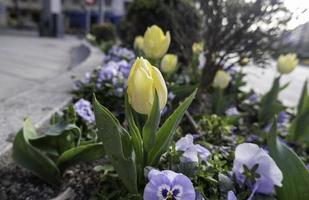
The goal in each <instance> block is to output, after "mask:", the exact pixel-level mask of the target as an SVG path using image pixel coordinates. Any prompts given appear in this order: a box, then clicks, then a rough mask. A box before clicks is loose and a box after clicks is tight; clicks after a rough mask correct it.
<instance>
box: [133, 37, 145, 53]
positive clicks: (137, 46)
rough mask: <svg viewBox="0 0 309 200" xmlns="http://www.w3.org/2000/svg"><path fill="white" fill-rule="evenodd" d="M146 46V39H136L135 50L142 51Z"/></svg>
mask: <svg viewBox="0 0 309 200" xmlns="http://www.w3.org/2000/svg"><path fill="white" fill-rule="evenodd" d="M143 46H144V38H143V36H140V35H139V36H136V37H135V39H134V49H140V50H142V49H143Z"/></svg>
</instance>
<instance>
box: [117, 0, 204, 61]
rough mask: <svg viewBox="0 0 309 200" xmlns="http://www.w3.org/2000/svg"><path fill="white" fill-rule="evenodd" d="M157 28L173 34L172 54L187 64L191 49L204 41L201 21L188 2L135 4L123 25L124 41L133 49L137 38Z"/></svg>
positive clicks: (138, 0) (167, 0) (144, 0)
mask: <svg viewBox="0 0 309 200" xmlns="http://www.w3.org/2000/svg"><path fill="white" fill-rule="evenodd" d="M153 24H156V25H158V26H160V27H161V28H162V30H163V31H164V32H166V31H170V33H171V38H172V41H171V46H170V48H169V52H171V53H176V54H177V55H178V56H179V57H180V61H181V62H184V63H186V62H187V61H188V59H189V58H190V57H191V54H192V52H191V46H192V44H193V43H194V42H198V41H200V32H201V26H200V25H201V17H200V15H199V14H198V12H197V9H196V8H195V7H194V6H193V4H192V2H191V1H188V0H134V1H133V2H132V4H131V5H130V7H129V9H128V13H127V15H126V17H125V18H124V20H123V21H122V23H121V25H120V37H121V38H122V40H123V41H124V43H127V44H130V45H133V41H134V38H135V36H137V35H143V34H144V32H145V31H146V29H147V27H149V26H151V25H153Z"/></svg>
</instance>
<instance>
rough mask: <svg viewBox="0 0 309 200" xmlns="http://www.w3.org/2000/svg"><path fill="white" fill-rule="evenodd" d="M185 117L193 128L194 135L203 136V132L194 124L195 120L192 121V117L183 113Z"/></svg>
mask: <svg viewBox="0 0 309 200" xmlns="http://www.w3.org/2000/svg"><path fill="white" fill-rule="evenodd" d="M185 115H186V117H187V118H188V120H189V122H190V124H191V125H192V127H193V128H194V130H195V131H196V133H197V134H199V135H203V132H202V131H201V128H200V127H199V125H198V124H197V123H196V122H195V120H194V119H193V117H192V115H191V114H190V113H189V112H188V111H186V112H185Z"/></svg>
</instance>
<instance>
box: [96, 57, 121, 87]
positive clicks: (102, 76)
mask: <svg viewBox="0 0 309 200" xmlns="http://www.w3.org/2000/svg"><path fill="white" fill-rule="evenodd" d="M117 73H118V65H117V63H116V62H115V61H109V62H108V63H106V64H105V65H104V66H103V67H102V69H101V70H100V71H99V73H98V82H102V81H105V80H111V79H112V78H113V77H114V76H116V75H117Z"/></svg>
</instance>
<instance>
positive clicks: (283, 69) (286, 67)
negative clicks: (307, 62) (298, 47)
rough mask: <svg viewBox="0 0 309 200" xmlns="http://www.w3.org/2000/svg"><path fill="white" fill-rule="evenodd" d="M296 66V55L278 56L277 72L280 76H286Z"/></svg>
mask: <svg viewBox="0 0 309 200" xmlns="http://www.w3.org/2000/svg"><path fill="white" fill-rule="evenodd" d="M297 65H298V59H297V56H296V54H292V53H290V54H287V55H280V56H279V58H278V60H277V70H278V72H279V73H281V74H288V73H290V72H291V71H293V70H294V69H295V67H296V66H297Z"/></svg>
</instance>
